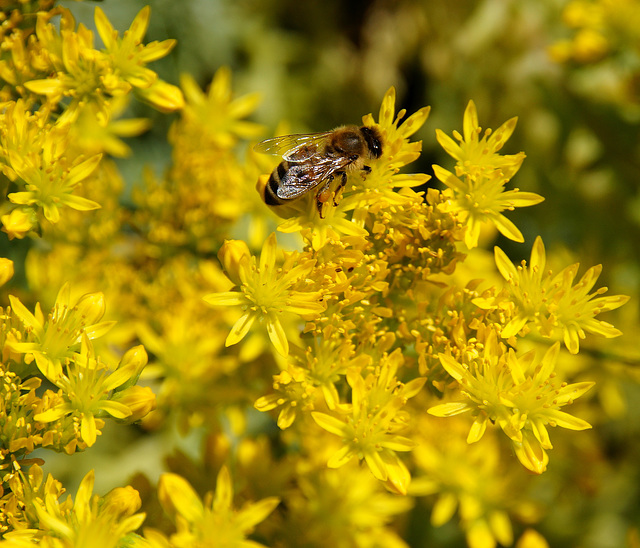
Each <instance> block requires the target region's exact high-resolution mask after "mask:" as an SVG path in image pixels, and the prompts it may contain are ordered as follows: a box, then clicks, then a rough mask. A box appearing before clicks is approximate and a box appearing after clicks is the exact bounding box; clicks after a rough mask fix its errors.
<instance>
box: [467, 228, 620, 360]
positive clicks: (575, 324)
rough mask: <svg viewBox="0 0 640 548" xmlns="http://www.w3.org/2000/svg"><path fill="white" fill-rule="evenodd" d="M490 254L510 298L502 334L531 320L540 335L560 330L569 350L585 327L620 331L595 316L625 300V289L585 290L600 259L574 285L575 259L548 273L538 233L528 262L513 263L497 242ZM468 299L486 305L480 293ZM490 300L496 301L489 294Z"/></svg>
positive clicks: (606, 334) (607, 332)
mask: <svg viewBox="0 0 640 548" xmlns="http://www.w3.org/2000/svg"><path fill="white" fill-rule="evenodd" d="M495 260H496V265H497V266H498V270H499V271H500V273H501V274H502V276H503V277H504V279H505V280H506V281H507V282H508V290H509V301H510V302H512V303H513V311H512V312H511V319H510V321H509V323H507V325H506V326H505V327H504V328H503V330H502V337H504V338H509V337H512V336H513V335H516V334H517V333H519V332H521V331H522V330H523V329H524V328H525V327H527V328H529V327H530V326H533V327H535V328H536V329H537V330H538V331H539V332H540V334H541V335H543V336H545V337H554V338H559V337H561V336H562V337H563V338H564V343H565V345H566V347H567V349H568V350H569V352H571V353H572V354H577V353H578V350H579V348H580V339H584V338H585V331H588V332H589V333H596V334H599V335H603V336H604V337H607V338H611V337H617V336H619V335H621V334H622V333H621V331H619V330H618V329H616V328H615V327H613V326H612V325H611V324H609V323H607V322H604V321H601V320H596V318H595V317H596V316H597V315H598V314H600V313H602V312H606V311H608V310H614V309H616V308H618V307H620V306H622V305H623V304H625V303H626V302H627V301H628V300H629V297H627V296H625V295H612V296H608V297H598V295H602V294H603V293H604V292H605V291H607V288H606V287H602V288H600V289H598V290H596V291H595V292H594V293H591V294H589V291H591V289H592V288H593V286H594V285H595V283H596V281H597V279H598V276H599V275H600V272H601V271H602V266H601V265H598V266H594V267H591V268H590V269H589V270H587V272H585V274H584V276H582V278H581V279H580V281H579V282H578V283H577V284H575V285H572V284H573V280H574V278H575V276H576V273H577V271H578V267H579V266H580V265H579V264H578V263H576V264H573V265H571V266H568V267H566V268H565V269H563V270H562V271H561V272H560V273H558V274H557V275H556V276H553V273H552V272H551V271H550V270H548V269H546V266H545V263H546V255H545V249H544V244H543V243H542V239H541V238H540V236H538V237H537V238H536V241H535V242H534V244H533V248H532V249H531V260H530V261H529V262H530V264H529V266H528V267H527V266H526V263H525V262H524V261H523V262H522V265H520V266H518V267H517V268H516V266H515V265H514V264H513V263H512V262H511V261H510V260H509V258H508V257H507V255H506V254H505V253H504V251H502V250H501V249H500V248H499V247H496V248H495ZM497 300H498V301H499V300H500V297H498V298H497ZM474 303H475V304H477V305H478V306H480V307H481V308H486V307H487V306H489V307H490V306H491V305H492V303H491V302H490V301H486V300H484V299H476V300H474ZM493 304H496V301H495V300H494V301H493Z"/></svg>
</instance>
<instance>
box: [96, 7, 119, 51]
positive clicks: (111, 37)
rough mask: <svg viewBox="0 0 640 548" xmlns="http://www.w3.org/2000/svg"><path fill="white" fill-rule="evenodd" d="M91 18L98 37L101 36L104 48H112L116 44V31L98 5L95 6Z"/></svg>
mask: <svg viewBox="0 0 640 548" xmlns="http://www.w3.org/2000/svg"><path fill="white" fill-rule="evenodd" d="M93 18H94V21H95V23H96V29H97V30H98V34H99V35H100V38H102V42H103V43H104V46H105V48H107V49H111V48H113V47H114V46H115V45H116V37H117V35H118V33H117V32H116V31H115V30H114V28H113V26H112V25H111V22H110V21H109V19H107V16H106V15H105V14H104V12H103V11H102V10H101V9H100V8H99V7H98V6H96V9H95V12H94V15H93Z"/></svg>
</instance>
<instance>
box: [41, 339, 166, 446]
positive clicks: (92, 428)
mask: <svg viewBox="0 0 640 548" xmlns="http://www.w3.org/2000/svg"><path fill="white" fill-rule="evenodd" d="M125 359H126V358H123V360H125ZM144 363H146V360H145V362H144ZM131 376H132V370H131V369H130V368H128V367H126V366H124V367H121V368H118V369H116V370H115V371H113V372H110V371H109V370H108V369H107V367H106V366H105V365H104V364H102V363H100V360H99V359H97V358H96V357H95V354H94V352H93V349H92V348H91V345H90V343H89V340H88V339H87V337H86V335H84V336H83V344H82V348H81V352H80V353H79V354H76V355H74V357H73V359H71V360H68V362H67V365H66V367H65V370H64V372H63V373H62V374H61V375H60V376H59V377H58V378H57V379H56V380H55V384H56V386H58V387H59V388H60V389H61V390H62V396H63V401H62V402H61V403H59V404H57V405H55V406H54V407H52V408H50V409H47V410H46V411H43V412H42V413H38V414H37V415H36V416H35V420H37V421H40V422H53V421H57V420H59V419H61V418H62V417H65V416H67V415H72V416H73V417H75V418H77V419H78V420H79V422H80V434H81V436H82V441H84V442H85V443H86V444H87V445H88V446H89V447H91V446H92V445H93V444H94V443H95V441H96V437H97V435H98V428H97V427H96V417H100V416H101V415H102V416H103V415H104V414H105V413H106V414H109V415H111V416H112V417H114V418H116V419H129V420H135V419H136V418H140V417H141V416H143V415H142V414H141V413H143V412H144V411H146V412H149V411H151V409H152V408H153V403H151V402H152V400H153V395H152V394H151V395H150V397H149V395H148V397H145V398H144V403H142V401H141V398H137V401H135V399H133V400H132V399H131V396H133V395H134V393H135V392H136V391H137V390H136V389H140V390H141V391H143V392H148V391H145V390H144V389H142V388H141V387H130V388H127V389H125V390H123V391H122V392H121V393H120V396H121V397H117V394H116V397H112V395H111V393H112V391H114V390H117V389H118V388H121V387H122V386H123V385H124V384H125V383H127V381H129V380H130V379H131ZM123 399H124V401H123ZM127 404H129V405H127ZM133 410H135V412H136V413H137V415H140V417H138V416H136V417H132V414H133Z"/></svg>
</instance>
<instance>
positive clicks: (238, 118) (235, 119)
mask: <svg viewBox="0 0 640 548" xmlns="http://www.w3.org/2000/svg"><path fill="white" fill-rule="evenodd" d="M180 85H181V86H182V89H183V90H184V94H185V96H186V100H187V101H186V105H185V107H184V109H183V111H182V115H183V117H184V121H185V123H187V124H193V123H195V124H197V125H198V126H199V127H201V128H202V129H204V132H205V135H206V137H207V138H209V139H211V140H212V141H213V143H215V145H217V146H219V147H224V148H228V147H231V146H233V145H234V144H235V143H236V142H237V140H238V137H240V138H242V139H255V138H257V137H259V136H260V135H261V134H262V133H263V131H264V127H263V126H261V125H260V124H256V123H254V122H248V121H246V120H242V118H245V117H246V116H248V115H249V114H251V113H252V112H253V111H254V110H255V109H256V107H257V105H258V102H259V101H260V95H259V94H258V93H250V94H248V95H244V96H242V97H237V98H233V95H232V91H231V71H230V70H229V68H228V67H220V68H219V69H218V70H217V71H216V73H215V74H214V76H213V79H212V80H211V84H210V86H209V90H208V91H207V93H206V94H205V93H204V92H203V91H202V90H201V89H200V86H198V84H197V83H196V81H195V80H194V79H193V77H192V76H190V75H189V74H182V75H181V76H180Z"/></svg>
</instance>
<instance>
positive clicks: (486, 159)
mask: <svg viewBox="0 0 640 548" xmlns="http://www.w3.org/2000/svg"><path fill="white" fill-rule="evenodd" d="M516 121H517V118H512V119H511V120H508V121H507V122H505V123H504V124H503V125H502V126H500V127H499V128H498V129H497V130H496V131H495V132H493V133H492V131H491V130H490V129H487V130H486V131H485V133H484V135H483V136H482V138H480V133H481V131H482V128H480V126H478V114H477V112H476V107H475V104H474V103H473V101H470V102H469V105H468V106H467V109H466V110H465V113H464V123H463V126H464V137H463V136H462V135H460V134H459V133H458V132H457V131H456V132H454V136H455V137H456V139H457V140H458V141H459V142H460V144H457V143H456V142H455V141H454V140H453V139H451V138H450V137H448V136H447V135H445V134H444V133H443V132H442V131H440V130H436V133H437V138H438V142H439V143H440V144H441V145H442V147H443V148H444V149H445V150H446V151H447V153H448V154H450V155H451V156H453V158H455V159H456V160H457V164H456V174H455V175H454V174H453V173H451V172H450V171H447V170H446V169H444V168H442V167H440V166H438V165H434V166H433V169H434V172H435V175H436V177H437V178H438V179H440V181H442V182H443V183H444V184H445V185H447V186H448V187H449V188H450V189H451V190H452V191H453V200H452V202H453V208H454V210H455V211H460V212H461V213H462V214H463V215H464V216H465V219H466V224H467V232H466V233H465V244H466V245H467V247H468V248H470V249H471V248H473V247H476V246H477V245H478V237H479V235H480V228H481V225H482V224H483V223H485V222H490V223H492V224H493V225H495V227H496V228H497V229H498V230H499V231H500V232H501V233H502V234H503V235H504V236H506V237H507V238H509V239H511V240H514V241H516V242H523V241H524V238H523V236H522V233H521V232H520V230H518V228H517V227H516V226H515V225H514V224H513V223H512V222H511V221H510V220H509V219H507V218H506V217H505V216H504V215H502V212H503V211H505V210H508V211H512V210H513V209H514V208H516V207H527V206H531V205H535V204H537V203H540V202H542V201H543V200H544V198H543V197H542V196H539V195H538V194H534V193H533V192H520V191H519V190H518V189H514V190H509V191H505V190H504V185H505V184H506V183H507V182H509V180H510V179H511V178H512V177H513V176H514V175H515V174H516V172H517V171H518V169H520V165H521V164H522V161H523V160H524V153H522V152H521V153H519V154H514V155H510V156H503V155H500V154H498V151H499V150H500V149H501V148H502V147H503V145H504V143H505V142H506V141H507V139H509V137H510V136H511V134H512V133H513V130H514V129H515V125H516Z"/></svg>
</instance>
